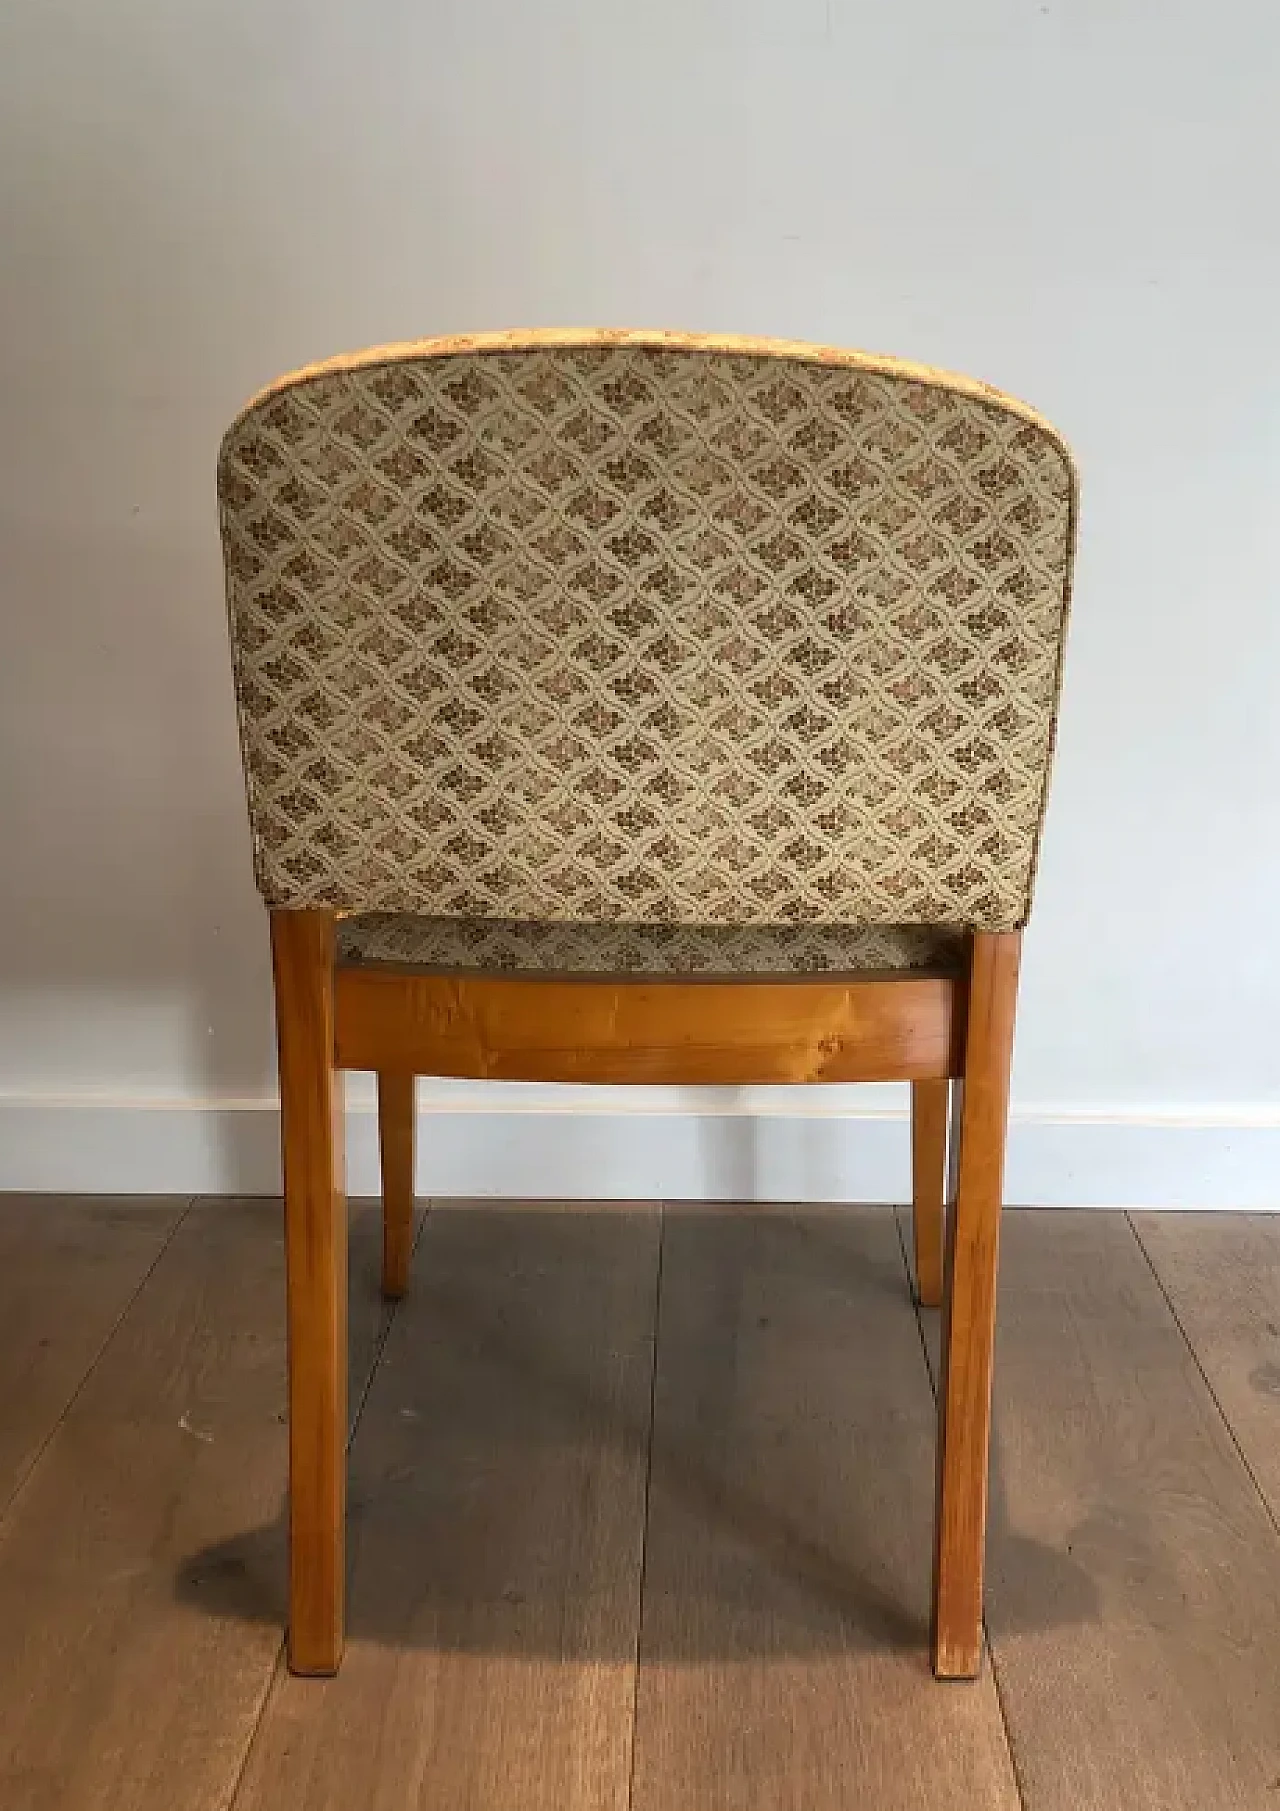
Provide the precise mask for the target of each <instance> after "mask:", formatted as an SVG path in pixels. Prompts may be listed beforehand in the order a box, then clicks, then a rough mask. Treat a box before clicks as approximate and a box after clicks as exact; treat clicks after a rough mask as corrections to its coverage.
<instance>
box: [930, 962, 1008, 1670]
mask: <svg viewBox="0 0 1280 1811" xmlns="http://www.w3.org/2000/svg"><path fill="white" fill-rule="evenodd" d="M1020 948H1021V937H1020V935H1019V934H1018V933H1016V932H1013V933H1010V934H1008V935H1003V936H990V935H981V936H977V937H975V939H974V946H973V966H972V972H971V977H970V985H969V1019H968V1030H967V1033H966V1040H965V1061H964V1069H965V1074H964V1082H963V1085H962V1089H961V1090H960V1099H959V1123H958V1127H957V1131H958V1135H959V1141H960V1142H959V1155H958V1170H957V1178H956V1195H955V1202H954V1205H953V1208H952V1211H951V1213H950V1215H949V1216H948V1224H947V1244H946V1263H945V1276H944V1287H943V1327H942V1378H941V1387H940V1390H939V1400H938V1410H939V1414H938V1498H937V1520H936V1524H935V1530H934V1541H935V1546H934V1574H933V1670H934V1672H935V1673H936V1675H937V1676H938V1678H940V1679H972V1678H974V1677H975V1676H976V1674H977V1672H978V1668H979V1666H980V1664H981V1659H982V1573H983V1558H984V1546H985V1538H986V1516H987V1463H988V1459H987V1455H988V1446H989V1441H990V1431H991V1360H992V1352H993V1347H994V1343H995V1318H996V1265H997V1258H998V1252H999V1238H1000V1209H1001V1202H1002V1192H1003V1186H1004V1148H1005V1127H1006V1122H1007V1119H1008V1108H1009V1070H1010V1065H1011V1060H1012V1054H1013V1025H1014V1014H1015V1008H1016V1004H1017V991H1018V957H1019V953H1020Z"/></svg>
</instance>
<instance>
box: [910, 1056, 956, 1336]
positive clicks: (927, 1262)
mask: <svg viewBox="0 0 1280 1811" xmlns="http://www.w3.org/2000/svg"><path fill="white" fill-rule="evenodd" d="M950 1101H951V1083H950V1082H947V1081H941V1082H913V1083H912V1084H911V1224H912V1231H913V1233H914V1242H915V1261H916V1296H917V1298H918V1300H919V1302H920V1304H921V1306H922V1307H925V1308H936V1307H937V1306H938V1304H939V1303H940V1302H941V1300H942V1240H943V1219H944V1214H943V1198H944V1193H945V1190H946V1181H947V1123H948V1118H949V1113H950Z"/></svg>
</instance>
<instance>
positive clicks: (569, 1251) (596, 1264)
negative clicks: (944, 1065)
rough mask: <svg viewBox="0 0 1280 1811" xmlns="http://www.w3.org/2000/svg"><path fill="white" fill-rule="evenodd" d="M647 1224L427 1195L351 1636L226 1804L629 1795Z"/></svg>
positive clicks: (336, 1806)
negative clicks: (328, 1674)
mask: <svg viewBox="0 0 1280 1811" xmlns="http://www.w3.org/2000/svg"><path fill="white" fill-rule="evenodd" d="M659 1234H660V1217H659V1212H658V1210H657V1208H656V1207H647V1206H643V1205H636V1204H627V1205H625V1206H624V1205H608V1206H604V1207H592V1206H591V1205H589V1204H579V1203H575V1204H571V1205H565V1206H561V1205H559V1204H556V1203H541V1204H537V1203H533V1204H528V1205H524V1204H519V1203H511V1202H502V1203H498V1202H472V1203H457V1204H438V1203H434V1204H433V1208H432V1213H431V1216H430V1219H429V1221H428V1223H427V1227H426V1230H425V1232H424V1233H423V1236H422V1239H421V1241H420V1244H419V1249H418V1253H417V1257H416V1260H415V1265H414V1273H413V1275H412V1277H411V1279H410V1284H409V1290H408V1294H407V1295H406V1297H405V1299H404V1302H403V1304H402V1305H401V1307H400V1309H399V1313H398V1317H397V1320H396V1324H395V1327H394V1329H393V1332H392V1334H391V1337H390V1338H389V1340H388V1342H387V1346H386V1349H385V1352H384V1354H383V1358H382V1361H381V1364H380V1366H379V1369H378V1374H377V1377H376V1378H375V1381H374V1385H373V1388H372V1390H371V1392H370V1397H369V1402H368V1406H367V1409H366V1412H365V1415H364V1417H363V1418H362V1421H361V1426H360V1430H359V1433H358V1435H357V1439H356V1442H355V1446H354V1449H353V1455H352V1472H351V1488H350V1511H351V1521H350V1534H349V1541H350V1552H351V1578H350V1586H349V1597H348V1626H347V1650H346V1656H345V1658H344V1660H343V1665H342V1670H341V1672H340V1673H339V1674H338V1676H337V1677H336V1678H334V1679H331V1680H323V1681H322V1680H301V1679H294V1678H288V1677H285V1676H283V1675H281V1676H278V1677H277V1680H276V1683H275V1686H274V1688H273V1690H272V1693H271V1696H270V1699H269V1701H268V1703H267V1706H266V1709H265V1712H264V1715H263V1718H262V1723H261V1726H260V1729H259V1732H258V1736H257V1738H256V1740H255V1742H254V1744H253V1749H252V1753H251V1755H250V1759H249V1764H248V1766H247V1768H246V1771H245V1776H244V1780H243V1784H242V1787H241V1791H240V1793H239V1796H238V1797H237V1799H236V1806H237V1811H280V1807H284V1806H303V1805H305V1806H306V1807H307V1811H349V1807H351V1806H353V1805H359V1806H361V1807H363V1808H367V1811H412V1808H413V1807H418V1808H419V1811H437V1808H438V1807H443V1806H447V1807H448V1808H449V1811H625V1807H626V1805H627V1796H628V1783H629V1772H630V1758H631V1725H632V1709H633V1703H634V1695H635V1666H636V1636H637V1628H638V1620H639V1595H640V1564H641V1553H642V1544H643V1527H644V1486H645V1470H646V1464H647V1452H648V1439H649V1412H650V1404H651V1396H652V1374H653V1321H654V1311H655V1291H656V1281H657V1269H658V1251H659Z"/></svg>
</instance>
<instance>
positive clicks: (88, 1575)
mask: <svg viewBox="0 0 1280 1811" xmlns="http://www.w3.org/2000/svg"><path fill="white" fill-rule="evenodd" d="M379 1243H380V1227H379V1217H378V1215H377V1213H376V1211H373V1210H370V1209H366V1210H365V1211H363V1212H361V1213H359V1214H357V1215H355V1216H353V1264H352V1274H353V1277H354V1278H355V1279H356V1286H355V1288H354V1291H353V1303H352V1308H353V1314H352V1337H353V1347H354V1361H353V1400H354V1401H358V1400H359V1395H360V1389H361V1388H362V1386H363V1381H364V1379H365V1377H366V1376H367V1374H368V1372H369V1369H370V1368H371V1366H372V1364H373V1361H374V1357H375V1353H376V1350H377V1345H378V1341H379V1338H380V1334H381V1329H382V1326H383V1323H384V1316H385V1310H384V1309H383V1306H382V1303H381V1300H380V1297H379V1295H378V1289H377V1276H378V1249H379ZM284 1337H285V1320H284V1243H283V1236H282V1224H281V1214H280V1209H279V1205H278V1204H277V1203H273V1202H269V1201H254V1202H244V1201H227V1200H216V1201H214V1200H207V1201H201V1202H198V1203H196V1204H195V1205H194V1206H193V1207H192V1208H191V1209H190V1211H189V1212H188V1214H187V1216H186V1218H185V1219H184V1220H183V1222H182V1224H181V1225H180V1226H179V1227H178V1229H177V1231H176V1232H175V1233H174V1235H173V1238H172V1239H171V1240H170V1242H169V1244H168V1246H167V1247H166V1248H165V1250H164V1252H163V1255H162V1256H161V1257H160V1260H159V1262H158V1263H157V1264H156V1265H155V1268H154V1269H153V1270H152V1271H151V1274H150V1276H149V1277H148V1278H147V1281H146V1283H145V1284H144V1286H143V1287H142V1289H141V1290H140V1291H139V1293H138V1295H137V1297H136V1299H135V1300H134V1302H133V1304H132V1306H131V1307H130V1309H129V1311H128V1313H127V1314H126V1315H125V1316H124V1318H123V1320H122V1321H121V1322H120V1324H119V1326H118V1327H117V1328H116V1330H115V1332H114V1334H113V1335H112V1337H111V1338H110V1340H109V1341H108V1343H107V1345H106V1347H105V1349H104V1350H103V1352H102V1355H101V1357H100V1358H99V1359H98V1361H97V1363H96V1365H95V1366H94V1368H93V1370H92V1372H91V1373H90V1375H89V1378H88V1380H87V1381H86V1383H85V1384H84V1387H83V1388H82V1389H81V1390H80V1392H79V1394H78V1395H77V1397H76V1398H75V1400H74V1402H73V1403H72V1404H71V1407H70V1408H69V1410H68V1412H67V1414H66V1415H65V1417H64V1418H63V1420H62V1421H61V1423H60V1425H59V1427H58V1429H57V1431H56V1433H55V1434H54V1436H53V1438H52V1439H51V1440H50V1442H49V1443H48V1445H47V1446H46V1448H45V1450H44V1452H43V1454H42V1455H41V1457H40V1459H39V1461H38V1463H37V1464H36V1465H35V1467H34V1468H33V1470H32V1471H31V1473H30V1475H29V1477H28V1479H27V1481H26V1484H25V1486H24V1487H23V1488H22V1489H21V1490H20V1492H19V1493H18V1495H17V1498H16V1499H15V1501H14V1503H13V1505H12V1506H11V1508H10V1511H9V1514H8V1516H7V1517H6V1518H5V1520H4V1522H3V1524H2V1525H0V1804H3V1805H4V1807H5V1811H90V1807H92V1811H221V1807H223V1806H225V1805H226V1803H227V1802H228V1799H229V1796H230V1794H231V1791H232V1789H233V1787H234V1785H235V1781H236V1777H237V1775H238V1773H239V1770H240V1767H241V1765H242V1763H243V1758H244V1754H245V1751H246V1748H247V1746H248V1742H249V1739H250V1736H251V1734H252V1731H253V1728H254V1725H255V1723H256V1721H257V1717H258V1714H259V1711H260V1708H261V1704H262V1700H263V1696H264V1694H265V1692H266V1689H267V1686H268V1683H269V1681H270V1679H271V1676H272V1673H273V1671H274V1669H275V1666H276V1659H277V1655H278V1652H279V1649H280V1642H281V1631H282V1624H283V1616H284V1554H283V1540H282V1536H281V1532H280V1510H281V1503H282V1498H283V1494H284V1487H285V1453H286V1440H285V1424H284V1406H285V1365H284ZM6 1393H7V1392H6Z"/></svg>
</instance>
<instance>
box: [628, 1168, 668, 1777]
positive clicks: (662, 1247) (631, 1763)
mask: <svg viewBox="0 0 1280 1811" xmlns="http://www.w3.org/2000/svg"><path fill="white" fill-rule="evenodd" d="M666 1233H667V1208H666V1203H665V1202H664V1201H660V1202H659V1203H658V1261H657V1263H656V1265H655V1266H654V1276H653V1358H652V1366H651V1369H650V1372H649V1445H648V1451H647V1452H646V1454H645V1468H644V1513H643V1515H642V1517H641V1523H640V1576H639V1579H638V1581H637V1585H636V1658H635V1682H634V1686H633V1689H632V1693H631V1753H630V1755H629V1756H628V1759H627V1808H628V1811H632V1807H633V1806H634V1803H635V1792H636V1755H637V1752H638V1748H639V1744H638V1742H637V1741H636V1732H637V1729H638V1726H639V1718H640V1669H641V1666H642V1664H643V1655H642V1651H641V1643H642V1640H643V1636H644V1585H645V1568H646V1566H647V1564H648V1560H649V1495H650V1490H651V1488H652V1485H653V1430H654V1425H655V1422H656V1420H657V1409H658V1333H659V1329H660V1327H661V1324H662V1321H661V1317H662V1261H663V1257H664V1254H665V1252H666V1245H667V1239H666Z"/></svg>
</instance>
